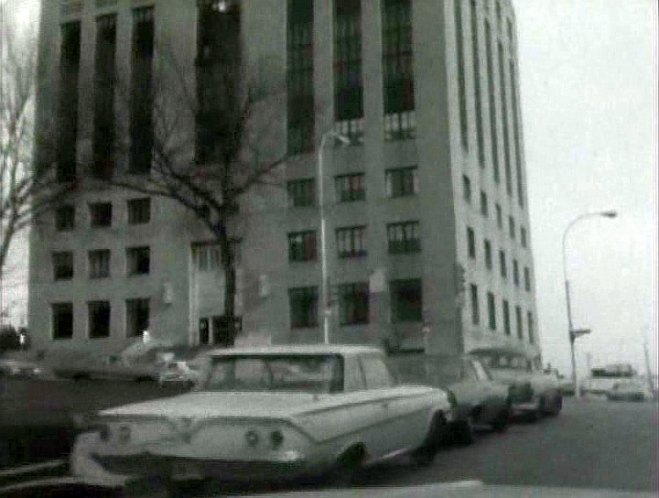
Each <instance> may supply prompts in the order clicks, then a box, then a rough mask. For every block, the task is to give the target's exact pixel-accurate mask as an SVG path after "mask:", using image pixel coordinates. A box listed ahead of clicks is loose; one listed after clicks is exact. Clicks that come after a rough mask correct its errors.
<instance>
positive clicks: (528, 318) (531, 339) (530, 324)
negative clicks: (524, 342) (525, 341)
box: [526, 311, 535, 344]
mask: <svg viewBox="0 0 659 498" xmlns="http://www.w3.org/2000/svg"><path fill="white" fill-rule="evenodd" d="M526 322H527V328H528V331H529V342H530V343H531V344H535V328H534V324H533V314H532V313H531V312H530V311H529V312H527V313H526Z"/></svg>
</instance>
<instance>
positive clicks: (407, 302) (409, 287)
mask: <svg viewBox="0 0 659 498" xmlns="http://www.w3.org/2000/svg"><path fill="white" fill-rule="evenodd" d="M390 289H391V320H392V322H393V323H402V322H420V321H421V320H423V298H422V290H421V279H409V280H393V281H392V282H391V285H390Z"/></svg>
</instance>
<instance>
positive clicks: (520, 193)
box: [509, 25, 524, 208]
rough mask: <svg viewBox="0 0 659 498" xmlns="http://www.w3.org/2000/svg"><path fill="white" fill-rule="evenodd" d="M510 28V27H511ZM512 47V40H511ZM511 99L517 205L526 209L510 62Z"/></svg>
mask: <svg viewBox="0 0 659 498" xmlns="http://www.w3.org/2000/svg"><path fill="white" fill-rule="evenodd" d="M509 26H510V25H509ZM511 45H512V40H511ZM510 91H511V93H512V95H511V97H510V99H511V101H512V103H513V109H512V113H513V139H514V141H515V166H516V169H517V203H518V204H519V207H521V208H523V207H524V182H523V179H522V140H521V138H520V132H519V128H520V125H519V110H518V108H517V79H516V76H515V65H514V63H513V61H512V60H511V61H510Z"/></svg>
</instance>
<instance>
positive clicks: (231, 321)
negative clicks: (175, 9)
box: [92, 6, 285, 346]
mask: <svg viewBox="0 0 659 498" xmlns="http://www.w3.org/2000/svg"><path fill="white" fill-rule="evenodd" d="M204 15H209V16H213V17H214V22H215V23H216V24H212V23H211V25H210V26H206V27H204V26H200V34H199V38H200V42H199V47H198V57H197V60H196V75H195V78H190V77H189V76H190V74H189V73H190V71H186V70H185V69H184V66H185V65H184V64H181V63H180V61H178V59H177V57H176V55H175V54H174V50H172V49H171V46H170V45H168V44H167V43H165V42H162V43H161V44H159V46H158V47H157V49H158V50H157V53H158V60H157V61H155V64H153V67H156V68H157V70H156V72H155V75H154V77H151V75H150V71H151V70H150V69H147V72H149V74H148V76H146V77H145V76H140V75H139V71H140V70H141V69H140V60H139V59H140V53H139V52H140V51H144V52H145V53H144V54H142V55H146V56H148V55H150V54H149V52H151V53H153V47H148V46H146V47H144V46H142V47H140V46H139V43H140V42H139V37H138V38H137V44H138V45H137V46H134V48H133V76H132V78H131V81H130V82H125V81H121V79H120V78H117V79H116V80H115V81H114V82H113V84H114V85H115V90H116V92H117V94H118V95H119V100H120V101H121V102H124V103H125V105H126V107H128V108H129V114H130V115H131V135H132V139H133V140H132V141H130V142H129V143H128V144H124V145H123V146H122V144H121V140H120V139H119V140H117V141H116V144H115V148H116V150H121V149H122V148H123V149H124V152H125V155H126V156H128V163H129V166H128V171H115V173H114V174H113V175H111V176H107V175H104V174H103V167H102V166H101V167H100V173H101V174H100V176H101V177H102V178H101V179H100V180H98V179H97V180H96V181H101V182H104V183H108V184H110V185H112V186H114V187H121V188H125V189H128V190H132V191H137V192H141V193H144V194H147V195H152V196H159V197H163V198H167V199H170V200H173V201H175V202H176V203H177V204H178V205H180V206H183V207H184V208H185V209H186V210H188V211H189V212H191V213H193V214H194V216H195V217H196V219H197V220H199V221H200V222H201V224H202V225H203V226H204V227H205V228H206V229H207V230H208V233H209V234H210V236H211V237H212V238H213V240H214V241H215V242H216V243H217V244H218V246H219V248H220V253H221V256H220V262H221V266H222V269H223V271H224V275H225V286H226V287H225V293H224V303H223V308H224V315H223V322H222V326H223V327H224V331H223V332H224V333H223V334H222V336H223V340H224V341H225V343H224V345H225V346H232V345H233V344H234V341H235V338H236V335H237V333H238V329H237V320H236V318H237V317H236V290H237V285H236V284H237V282H236V266H237V261H236V246H237V243H238V242H239V240H238V237H237V235H236V225H239V224H240V223H244V218H243V217H240V216H238V214H239V206H240V204H241V200H242V199H243V198H244V197H245V196H247V195H248V194H249V193H250V192H253V191H254V190H255V189H257V188H258V187H261V186H279V185H280V181H279V179H278V171H277V170H278V167H279V166H281V165H282V164H283V162H284V159H285V157H284V155H278V154H279V153H278V149H279V148H280V147H279V146H278V145H277V143H276V139H275V138H274V137H273V134H272V123H273V122H276V121H277V119H278V117H277V116H275V115H274V111H273V109H274V107H273V102H274V101H276V100H277V98H278V96H277V95H276V93H275V92H274V89H273V88H270V89H269V90H264V89H263V88H260V87H262V86H263V85H261V84H260V83H259V84H256V82H255V81H254V78H252V77H250V75H249V74H248V70H247V68H246V66H245V64H243V61H242V53H241V52H242V50H241V46H240V41H239V40H240V35H239V29H240V28H239V25H240V13H239V10H238V7H237V6H235V7H232V8H231V9H230V10H228V11H223V12H218V11H215V10H212V8H209V11H208V12H202V13H201V15H200V17H202V18H203V16H204ZM217 23H220V24H221V26H218V25H217ZM213 28H217V29H213ZM146 59H147V62H148V63H149V64H150V61H149V59H148V57H146ZM136 137H138V138H137V139H136ZM144 166H146V171H144V170H142V171H135V169H137V170H140V168H144ZM92 167H93V165H92ZM135 173H138V174H135ZM139 173H142V174H139ZM92 185H93V182H92Z"/></svg>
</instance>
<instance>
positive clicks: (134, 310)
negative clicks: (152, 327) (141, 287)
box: [126, 298, 149, 337]
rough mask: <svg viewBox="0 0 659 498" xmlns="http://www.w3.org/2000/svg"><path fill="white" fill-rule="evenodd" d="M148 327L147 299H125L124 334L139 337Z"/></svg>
mask: <svg viewBox="0 0 659 498" xmlns="http://www.w3.org/2000/svg"><path fill="white" fill-rule="evenodd" d="M148 329H149V299H148V298H145V299H127V300H126V335H127V336H128V337H139V336H141V335H142V334H143V333H144V331H145V330H148Z"/></svg>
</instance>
